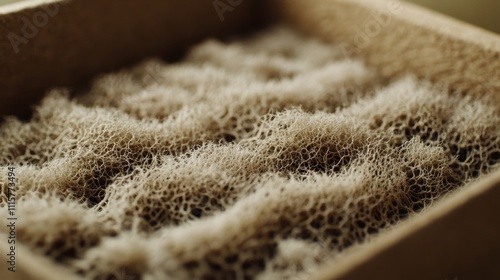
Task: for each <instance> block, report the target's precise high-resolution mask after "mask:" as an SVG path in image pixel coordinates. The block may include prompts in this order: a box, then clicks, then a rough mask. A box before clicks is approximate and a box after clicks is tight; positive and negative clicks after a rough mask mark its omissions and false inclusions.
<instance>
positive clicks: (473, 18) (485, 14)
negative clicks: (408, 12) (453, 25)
mask: <svg viewBox="0 0 500 280" xmlns="http://www.w3.org/2000/svg"><path fill="white" fill-rule="evenodd" d="M406 1H407V2H412V3H416V4H420V5H422V6H425V7H428V8H432V9H434V10H436V11H439V12H441V13H444V14H448V15H451V16H453V17H455V18H458V19H461V20H464V21H467V22H470V23H472V24H474V25H477V26H480V27H483V28H485V29H489V30H491V31H494V32H496V33H500V1H499V0H406Z"/></svg>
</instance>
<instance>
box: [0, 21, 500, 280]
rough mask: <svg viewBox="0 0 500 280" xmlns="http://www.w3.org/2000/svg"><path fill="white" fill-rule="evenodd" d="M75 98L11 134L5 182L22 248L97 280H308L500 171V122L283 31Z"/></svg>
mask: <svg viewBox="0 0 500 280" xmlns="http://www.w3.org/2000/svg"><path fill="white" fill-rule="evenodd" d="M71 91H72V90H71V89H54V90H52V91H51V92H50V93H49V94H48V95H47V96H46V98H45V99H44V100H43V102H42V103H41V104H39V106H38V107H37V108H36V110H35V114H34V117H33V119H32V120H30V121H29V122H22V121H20V120H17V119H15V118H13V117H9V118H7V119H6V120H5V121H4V122H3V123H2V124H1V126H0V139H1V140H2V146H0V166H2V168H7V166H16V177H17V178H18V180H19V182H18V184H17V199H18V202H17V204H18V205H17V206H18V209H19V211H18V215H19V216H20V217H21V219H20V220H19V227H18V241H19V242H21V243H24V244H25V245H27V246H29V247H30V248H32V249H33V251H35V252H37V253H39V254H42V255H45V256H46V257H47V258H50V259H52V260H54V261H56V262H59V263H61V264H64V265H66V266H68V267H69V268H70V269H72V270H73V271H74V273H75V274H78V275H80V276H83V277H84V278H86V279H131V277H135V278H134V279H261V280H263V279H303V277H307V275H308V274H309V273H310V272H312V271H313V270H314V269H315V267H316V266H317V265H319V264H321V263H322V262H324V261H325V260H327V259H329V258H334V257H336V256H338V255H339V254H340V253H342V252H345V251H346V249H347V248H350V247H353V246H362V244H363V243H364V242H366V241H367V240H369V239H371V238H372V237H374V236H377V235H378V234H383V233H384V232H386V231H387V230H390V228H391V226H393V225H395V224H397V223H398V222H400V221H401V220H403V219H407V218H408V217H411V216H413V215H417V214H418V213H419V212H420V211H422V210H423V209H426V208H428V207H431V206H432V205H433V204H434V203H435V202H436V201H438V200H440V199H441V198H443V197H444V196H446V195H447V194H449V193H450V192H452V191H453V190H455V189H458V188H462V187H464V186H466V185H467V183H469V182H471V181H473V180H476V179H477V178H480V177H481V176H483V175H484V174H487V173H489V172H491V171H493V170H495V169H498V168H499V166H500V141H499V139H500V114H499V112H500V108H499V106H498V104H494V103H490V102H488V99H487V97H483V98H482V99H478V98H474V97H473V96H462V95H454V94H453V93H452V92H451V91H449V90H447V89H446V87H443V86H442V85H441V86H438V85H435V84H430V83H428V82H425V81H419V80H416V79H415V78H412V77H407V78H403V79H400V80H394V81H387V80H385V79H381V78H380V77H379V75H377V73H376V71H373V70H371V69H369V68H368V67H366V66H365V65H364V64H363V62H362V61H359V60H355V59H351V58H346V57H344V56H343V53H342V51H341V50H340V48H338V47H336V46H332V45H328V44H323V43H321V42H318V41H316V40H314V39H311V38H306V37H303V36H302V35H300V34H296V33H294V31H292V30H290V29H288V28H286V27H278V28H274V29H272V30H269V31H267V32H266V33H264V34H259V35H256V36H254V37H251V38H245V39H238V40H235V41H232V42H218V41H214V40H209V41H207V42H204V43H201V44H200V45H198V46H196V47H194V48H193V49H192V50H191V51H190V52H189V53H188V54H187V56H186V57H185V58H184V60H182V61H181V62H178V63H175V64H167V63H165V62H162V61H160V60H156V59H153V60H148V61H145V62H143V63H141V64H139V65H137V66H136V67H134V68H133V69H126V70H122V71H120V72H117V73H112V74H107V75H103V76H102V77H99V78H98V79H96V80H95V81H94V82H93V83H92V85H91V87H90V89H89V90H88V91H87V92H84V93H82V94H80V95H75V94H72V92H71ZM491 94H498V93H494V92H492V93H491ZM5 176H6V172H1V173H0V186H1V194H0V195H1V201H0V205H1V206H2V207H6V200H5V199H6V197H7V186H6V184H5V182H7V178H6V177H5ZM6 212H7V211H0V218H2V219H3V218H6V217H4V216H5V215H6ZM0 230H2V231H3V230H5V229H4V228H2V229H0Z"/></svg>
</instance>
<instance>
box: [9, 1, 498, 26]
mask: <svg viewBox="0 0 500 280" xmlns="http://www.w3.org/2000/svg"><path fill="white" fill-rule="evenodd" d="M18 1H26V0H0V5H2V4H9V3H13V2H18ZM249 1H252V0H249ZM406 1H408V2H413V3H417V4H420V5H422V6H425V7H429V8H432V9H434V10H436V11H439V12H441V13H445V14H448V15H451V16H453V17H456V18H458V19H461V20H464V21H467V22H470V23H472V24H475V25H477V26H481V27H483V28H486V29H489V30H491V31H494V32H496V33H500V1H499V0H406Z"/></svg>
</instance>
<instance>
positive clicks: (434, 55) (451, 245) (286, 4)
mask: <svg viewBox="0 0 500 280" xmlns="http://www.w3.org/2000/svg"><path fill="white" fill-rule="evenodd" d="M213 4H214V1H208V0H207V1H205V0H203V1H198V0H186V1H181V0H173V1H165V0H145V1H132V0H73V1H68V2H60V1H35V0H32V1H25V2H21V3H18V4H11V5H7V6H1V7H0V77H1V79H0V92H1V94H0V112H1V115H7V114H13V113H15V114H18V115H26V114H27V113H28V112H29V110H30V105H31V104H34V103H35V102H37V101H38V100H39V99H40V98H41V96H42V95H43V93H44V90H45V89H47V88H50V87H54V86H79V85H81V84H85V83H86V82H87V81H88V80H89V79H91V78H92V77H95V76H96V75H97V74H99V73H102V72H106V71H110V70H113V69H117V68H119V67H122V66H127V65H130V64H131V63H134V62H137V61H139V60H141V59H142V58H144V57H147V56H151V55H161V56H162V57H165V58H167V59H175V58H176V57H179V54H180V53H182V50H184V49H185V48H186V47H187V46H189V45H190V44H193V43H195V42H197V41H200V40H201V39H203V38H206V37H208V36H226V35H231V34H239V33H242V32H246V31H248V30H252V29H254V28H261V27H264V26H266V25H267V24H270V23H273V22H286V23H288V24H290V25H292V26H294V27H295V28H297V29H299V30H301V31H304V32H306V33H308V34H311V35H314V36H317V37H318V38H321V39H323V40H325V41H328V42H332V43H341V44H343V46H344V47H345V50H346V51H347V52H348V53H349V54H350V55H353V56H359V57H361V58H363V59H364V61H365V62H366V63H367V64H368V65H370V66H372V67H375V68H376V69H377V70H379V72H380V73H381V74H382V75H383V76H384V77H386V78H387V79H394V78H397V77H400V76H402V75H404V74H407V73H411V74H414V75H416V76H417V77H419V78H425V79H429V80H431V81H433V82H445V83H447V84H448V85H450V86H451V89H452V90H453V91H455V92H456V94H471V95H477V96H484V95H485V94H486V93H487V92H496V93H499V94H496V95H494V96H492V97H491V102H492V103H496V104H498V106H500V36H498V35H496V34H493V33H490V32H487V31H485V30H482V29H480V28H476V27H474V26H471V25H468V24H465V23H462V22H459V21H456V20H454V19H451V18H448V17H445V16H442V15H440V14H437V13H434V12H432V11H429V10H425V9H422V8H419V7H417V6H415V5H412V4H408V3H404V2H399V1H385V0H377V1H374V0H307V1H306V0H273V1H250V0H243V1H233V9H232V10H230V11H225V12H224V13H222V14H221V13H217V10H215V9H214V7H213ZM12 34H14V35H12ZM408 34H411V36H407V35H408ZM123 46H127V47H126V48H125V47H123ZM21 50H22V51H21ZM498 200H500V172H497V173H496V174H491V175H490V176H487V177H486V178H483V179H481V180H479V181H478V182H475V183H473V184H472V185H470V186H468V187H467V188H464V189H463V190H461V191H460V192H457V193H455V194H454V195H452V196H450V197H448V198H446V199H445V200H444V201H442V202H441V203H439V204H438V205H435V206H433V208H432V209H430V210H428V211H425V212H423V213H421V214H419V215H418V216H417V217H415V218H412V219H410V220H408V221H405V222H403V223H401V224H399V225H398V226H397V227H396V228H395V229H394V230H392V231H391V232H390V233H389V234H386V235H381V236H379V237H378V238H377V240H376V242H373V243H372V244H370V245H368V246H366V247H364V250H363V251H359V250H358V251H354V252H352V253H351V254H346V256H345V258H344V259H343V260H342V261H341V262H340V263H337V264H336V265H335V266H333V267H330V266H329V265H328V264H325V265H324V266H323V267H322V268H321V269H319V270H318V271H317V273H315V275H314V279H436V280H438V279H459V280H463V279H500V266H499V265H498V264H499V262H500V239H499V238H500V219H499V218H498V214H500V204H499V203H498V202H497V201H498ZM1 240H2V243H4V242H5V240H6V237H5V236H3V237H2V238H1ZM18 248H19V249H18V250H19V255H20V258H22V261H20V263H19V270H18V272H17V273H15V274H12V273H9V272H8V271H7V270H4V269H2V270H1V271H0V278H1V279H72V278H71V277H73V276H71V275H69V274H68V272H67V271H66V270H65V268H63V267H61V266H60V265H58V264H56V263H52V262H51V261H49V260H47V259H45V258H43V257H40V256H37V255H34V254H32V253H30V251H29V250H28V249H26V248H23V247H22V245H21V246H19V247H18ZM0 250H1V252H2V255H3V256H5V255H6V252H5V250H6V249H5V246H0ZM73 278H74V277H73Z"/></svg>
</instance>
